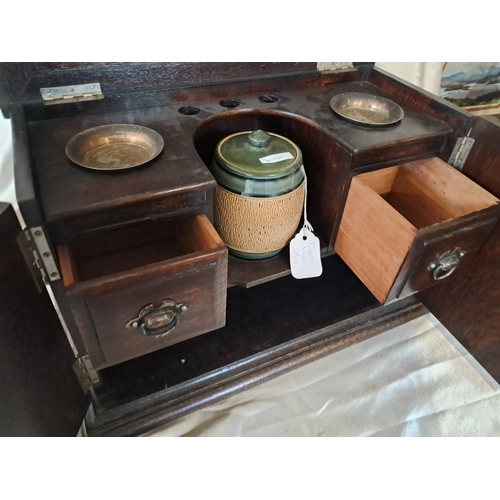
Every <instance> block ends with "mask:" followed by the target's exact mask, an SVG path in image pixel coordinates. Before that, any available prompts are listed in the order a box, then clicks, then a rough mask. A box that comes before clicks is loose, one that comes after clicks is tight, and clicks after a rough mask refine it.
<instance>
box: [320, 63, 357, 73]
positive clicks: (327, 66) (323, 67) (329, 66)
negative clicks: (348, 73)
mask: <svg viewBox="0 0 500 500" xmlns="http://www.w3.org/2000/svg"><path fill="white" fill-rule="evenodd" d="M316 67H317V68H318V71H321V72H322V73H333V72H334V71H340V70H341V69H352V68H354V65H353V64H352V62H319V63H318V64H317V66H316Z"/></svg>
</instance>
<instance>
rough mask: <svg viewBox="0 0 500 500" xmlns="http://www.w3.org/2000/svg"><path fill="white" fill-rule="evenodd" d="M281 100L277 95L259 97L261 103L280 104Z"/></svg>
mask: <svg viewBox="0 0 500 500" xmlns="http://www.w3.org/2000/svg"><path fill="white" fill-rule="evenodd" d="M279 100H280V98H279V97H278V96H277V95H272V94H265V95H261V96H260V97H259V101H260V102H278V101H279Z"/></svg>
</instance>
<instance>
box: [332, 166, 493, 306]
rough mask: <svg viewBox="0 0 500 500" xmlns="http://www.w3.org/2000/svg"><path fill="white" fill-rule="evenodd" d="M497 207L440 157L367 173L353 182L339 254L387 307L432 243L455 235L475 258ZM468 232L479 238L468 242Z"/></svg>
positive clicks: (488, 194)
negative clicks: (485, 225)
mask: <svg viewBox="0 0 500 500" xmlns="http://www.w3.org/2000/svg"><path fill="white" fill-rule="evenodd" d="M497 204H498V199H497V198H495V197H494V196H493V195H491V194H490V193H488V192H487V191H486V190H484V189H482V188H481V187H480V186H478V185H477V184H475V183H474V182H473V181H471V180H470V179H468V178H467V177H465V176H464V175H463V174H461V173H460V172H458V171H457V170H455V169H454V168H453V167H451V166H450V165H448V164H447V163H445V162H443V161H442V160H440V159H439V158H430V159H425V160H419V161H413V162H409V163H405V164H402V165H398V166H394V167H389V168H386V169H382V170H377V171H374V172H368V173H365V174H361V175H358V176H356V177H354V178H353V179H352V183H351V186H350V190H349V195H348V198H347V202H346V206H345V210H344V214H343V217H342V221H341V224H340V228H339V234H338V237H337V241H336V243H335V250H336V252H337V253H338V254H339V255H340V257H341V258H342V259H343V260H344V261H345V262H346V263H347V264H348V265H349V267H350V268H351V269H352V270H353V271H354V272H355V273H356V275H357V276H358V277H359V278H360V279H361V281H363V283H364V284H365V285H366V286H367V287H368V288H369V289H370V291H371V292H372V293H373V294H374V295H375V297H376V298H377V299H378V300H379V301H380V302H381V303H384V302H386V301H387V300H388V298H389V299H393V298H396V297H398V296H399V292H400V291H401V290H402V289H403V288H404V285H405V283H406V281H407V279H408V278H409V276H410V275H411V274H412V271H413V269H414V268H415V266H416V264H417V262H418V259H419V258H420V257H421V256H422V255H423V254H425V253H426V252H425V247H426V245H429V244H430V243H431V242H432V241H435V240H436V238H443V237H445V236H448V237H449V236H450V235H454V236H456V237H454V238H451V239H449V240H448V243H449V244H453V245H457V247H458V246H459V245H460V244H462V245H463V246H466V247H467V249H466V250H465V248H464V250H465V252H466V255H467V259H470V257H471V256H472V254H473V253H475V252H477V250H478V249H479V248H480V246H481V245H482V243H483V242H484V240H485V239H486V237H487V235H488V234H489V231H485V230H484V221H488V223H489V222H490V221H491V224H490V225H491V227H492V226H493V222H494V220H495V218H496V217H497V214H498V210H497V208H498V205H497ZM476 226H477V228H476ZM464 229H468V230H470V231H469V232H472V234H473V236H474V237H470V234H469V235H468V236H467V238H466V237H465V236H466V234H465V231H464ZM455 233H456V235H455ZM452 240H453V241H452ZM451 250H453V248H451ZM428 253H429V252H427V254H428ZM437 257H439V255H437ZM426 258H431V259H432V258H435V257H434V256H433V255H428V256H427V257H426ZM424 272H428V271H427V269H425V270H424ZM424 281H425V283H426V285H425V286H428V285H429V284H433V280H432V279H430V281H426V280H424ZM415 291H418V290H412V293H413V292H415Z"/></svg>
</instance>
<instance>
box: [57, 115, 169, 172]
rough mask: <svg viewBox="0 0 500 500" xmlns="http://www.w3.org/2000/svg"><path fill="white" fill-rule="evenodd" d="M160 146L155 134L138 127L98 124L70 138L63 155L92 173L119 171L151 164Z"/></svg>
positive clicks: (157, 136)
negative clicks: (92, 170)
mask: <svg viewBox="0 0 500 500" xmlns="http://www.w3.org/2000/svg"><path fill="white" fill-rule="evenodd" d="M163 146H164V142H163V138H162V136H161V135H160V134H158V132H155V131H154V130H151V129H149V128H146V127H142V126H141V125H131V124H113V125H101V126H100V127H94V128H89V129H87V130H84V131H83V132H80V133H79V134H77V135H75V136H74V137H72V138H71V139H70V140H69V141H68V144H67V145H66V156H67V157H68V158H69V159H70V160H71V161H72V162H74V163H76V164H77V165H80V166H82V167H86V168H91V169H94V170H123V169H126V168H133V167H138V166H139V165H143V164H144V163H147V162H148V161H151V160H152V159H153V158H155V157H156V156H158V155H159V154H160V153H161V151H162V149H163Z"/></svg>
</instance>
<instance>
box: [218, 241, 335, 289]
mask: <svg viewBox="0 0 500 500" xmlns="http://www.w3.org/2000/svg"><path fill="white" fill-rule="evenodd" d="M320 244H321V249H320V252H321V258H324V257H329V256H330V255H333V254H334V252H333V250H329V249H328V247H327V246H326V245H325V244H323V243H322V242H320ZM289 274H290V252H289V251H288V247H286V248H285V249H284V250H283V251H282V252H280V253H279V254H278V255H276V256H275V257H272V258H270V259H264V260H260V261H250V260H244V259H239V258H237V257H234V256H232V255H230V256H229V260H228V276H227V284H228V286H242V287H244V288H251V287H253V286H257V285H261V284H262V283H266V282H268V281H271V280H274V279H277V278H282V277H283V276H288V275H289Z"/></svg>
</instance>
